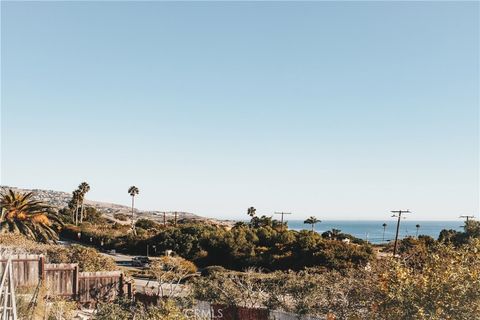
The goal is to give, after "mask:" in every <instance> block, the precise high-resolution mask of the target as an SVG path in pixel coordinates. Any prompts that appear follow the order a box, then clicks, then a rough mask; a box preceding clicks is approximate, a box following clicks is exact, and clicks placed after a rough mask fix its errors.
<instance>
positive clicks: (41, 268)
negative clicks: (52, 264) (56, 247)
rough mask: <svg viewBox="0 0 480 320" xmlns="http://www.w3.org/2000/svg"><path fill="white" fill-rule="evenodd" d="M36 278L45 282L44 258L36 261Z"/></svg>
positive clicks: (41, 257)
mask: <svg viewBox="0 0 480 320" xmlns="http://www.w3.org/2000/svg"><path fill="white" fill-rule="evenodd" d="M38 263H39V264H38V273H39V274H38V277H39V278H40V280H42V281H45V257H44V256H40V260H39V261H38Z"/></svg>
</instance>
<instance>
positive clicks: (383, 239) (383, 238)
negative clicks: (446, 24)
mask: <svg viewBox="0 0 480 320" xmlns="http://www.w3.org/2000/svg"><path fill="white" fill-rule="evenodd" d="M382 227H383V236H382V242H385V229H386V228H387V224H386V223H385V222H384V223H383V224H382Z"/></svg>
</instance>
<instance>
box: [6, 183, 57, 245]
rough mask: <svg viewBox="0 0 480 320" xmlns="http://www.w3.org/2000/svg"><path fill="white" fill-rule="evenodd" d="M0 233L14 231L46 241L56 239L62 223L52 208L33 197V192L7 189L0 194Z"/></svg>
mask: <svg viewBox="0 0 480 320" xmlns="http://www.w3.org/2000/svg"><path fill="white" fill-rule="evenodd" d="M0 205H1V215H0V233H5V232H15V233H21V234H23V235H25V236H26V237H28V238H30V239H33V240H36V241H41V242H48V241H50V240H53V241H56V240H58V231H59V229H60V227H61V226H62V225H63V224H62V222H61V221H60V219H59V218H58V216H57V214H56V212H55V211H54V210H53V208H51V207H49V206H48V205H46V204H44V203H43V202H41V201H38V200H35V199H34V198H33V193H32V192H29V193H21V192H16V191H13V190H11V189H9V190H8V191H7V192H6V193H4V194H1V195H0Z"/></svg>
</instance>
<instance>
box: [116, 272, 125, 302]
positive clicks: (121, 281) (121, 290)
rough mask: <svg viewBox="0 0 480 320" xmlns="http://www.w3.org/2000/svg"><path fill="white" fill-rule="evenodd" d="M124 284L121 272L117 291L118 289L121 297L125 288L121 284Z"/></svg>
mask: <svg viewBox="0 0 480 320" xmlns="http://www.w3.org/2000/svg"><path fill="white" fill-rule="evenodd" d="M124 285H125V281H124V278H123V272H122V273H121V274H120V278H119V286H120V287H119V291H118V294H119V295H120V297H121V298H123V296H124V294H125V292H124V291H125V290H124V288H123V286H124Z"/></svg>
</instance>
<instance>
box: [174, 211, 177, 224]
mask: <svg viewBox="0 0 480 320" xmlns="http://www.w3.org/2000/svg"><path fill="white" fill-rule="evenodd" d="M174 225H175V228H176V227H177V211H175V220H174Z"/></svg>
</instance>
